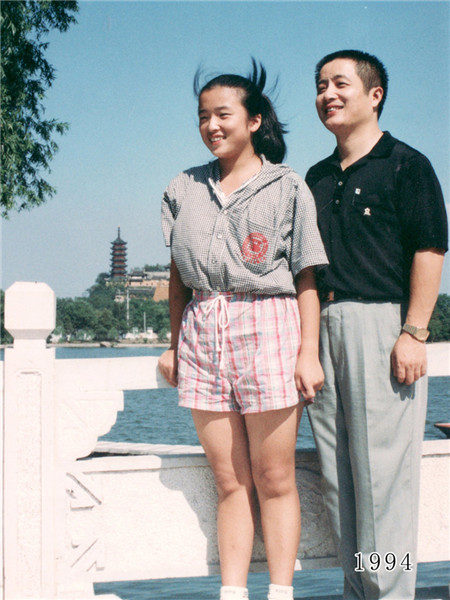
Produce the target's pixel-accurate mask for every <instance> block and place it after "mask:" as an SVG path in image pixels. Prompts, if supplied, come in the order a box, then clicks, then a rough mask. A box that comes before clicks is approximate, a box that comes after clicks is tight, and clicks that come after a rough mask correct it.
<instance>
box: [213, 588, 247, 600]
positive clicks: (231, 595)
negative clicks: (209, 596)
mask: <svg viewBox="0 0 450 600" xmlns="http://www.w3.org/2000/svg"><path fill="white" fill-rule="evenodd" d="M247 598H248V590H247V588H244V587H236V586H234V585H223V586H222V587H221V588H220V600H247Z"/></svg>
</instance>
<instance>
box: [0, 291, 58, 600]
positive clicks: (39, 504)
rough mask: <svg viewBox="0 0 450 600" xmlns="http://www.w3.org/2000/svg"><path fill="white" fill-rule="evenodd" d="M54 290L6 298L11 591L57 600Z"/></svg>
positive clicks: (7, 580) (7, 570)
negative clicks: (51, 343)
mask: <svg viewBox="0 0 450 600" xmlns="http://www.w3.org/2000/svg"><path fill="white" fill-rule="evenodd" d="M55 318H56V302H55V294H54V292H53V291H52V290H51V289H50V288H49V287H48V286H47V285H46V284H44V283H23V282H18V283H15V284H13V285H12V286H11V287H10V288H9V289H8V290H7V291H6V293H5V328H6V329H7V330H8V331H9V332H10V333H11V335H12V336H13V337H14V346H13V347H12V348H6V349H5V361H4V365H5V366H4V440H3V444H4V445H3V455H4V498H3V502H4V513H3V514H4V523H3V527H4V533H3V535H4V540H3V541H4V544H3V546H4V554H5V556H4V586H5V589H4V594H5V598H7V599H8V600H9V599H11V600H12V599H17V600H25V599H27V598H46V599H49V598H56V569H55V564H56V560H55V559H56V556H55V552H56V548H55V527H54V525H55V524H54V514H55V502H56V499H55V428H54V424H55V415H54V410H55V406H54V391H53V385H54V384H53V382H54V358H55V356H54V350H52V349H48V348H46V338H47V336H48V335H49V334H50V333H51V332H52V331H53V329H54V327H55Z"/></svg>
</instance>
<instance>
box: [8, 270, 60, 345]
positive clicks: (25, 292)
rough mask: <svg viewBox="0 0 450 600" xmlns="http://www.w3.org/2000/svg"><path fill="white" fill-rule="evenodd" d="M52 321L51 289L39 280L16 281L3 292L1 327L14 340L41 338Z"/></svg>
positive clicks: (53, 322) (53, 320)
mask: <svg viewBox="0 0 450 600" xmlns="http://www.w3.org/2000/svg"><path fill="white" fill-rule="evenodd" d="M55 324H56V296H55V292H54V291H53V290H52V289H51V288H50V287H49V286H48V285H47V284H46V283H39V282H34V283H33V282H28V281H16V283H13V284H12V285H11V286H10V287H9V288H8V289H7V290H6V292H5V329H7V330H8V331H9V333H10V334H11V335H12V336H13V337H14V339H15V340H39V339H40V340H45V339H46V338H47V336H49V335H50V334H51V332H52V331H53V330H54V328H55Z"/></svg>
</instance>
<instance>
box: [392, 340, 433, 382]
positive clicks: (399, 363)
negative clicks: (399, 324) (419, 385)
mask: <svg viewBox="0 0 450 600" xmlns="http://www.w3.org/2000/svg"><path fill="white" fill-rule="evenodd" d="M391 365H392V372H393V374H394V376H395V377H396V378H397V380H398V382H399V383H405V384H406V385H411V384H412V383H414V382H415V381H417V380H418V379H420V378H421V377H423V375H425V373H426V372H427V349H426V346H425V344H424V343H423V342H419V341H417V340H415V339H414V338H413V337H412V336H411V335H409V333H402V334H401V335H400V336H399V338H398V340H397V341H396V343H395V345H394V348H393V349H392V352H391Z"/></svg>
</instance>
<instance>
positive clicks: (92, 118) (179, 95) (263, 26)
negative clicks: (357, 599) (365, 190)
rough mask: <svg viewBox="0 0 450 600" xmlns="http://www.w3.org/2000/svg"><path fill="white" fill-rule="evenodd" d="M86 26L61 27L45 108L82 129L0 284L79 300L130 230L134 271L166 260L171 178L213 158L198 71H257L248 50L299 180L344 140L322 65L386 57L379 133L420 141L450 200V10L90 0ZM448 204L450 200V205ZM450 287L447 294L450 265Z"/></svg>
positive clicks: (418, 5) (20, 232) (81, 19)
mask: <svg viewBox="0 0 450 600" xmlns="http://www.w3.org/2000/svg"><path fill="white" fill-rule="evenodd" d="M79 4H80V11H79V13H78V16H77V20H78V24H77V25H73V26H72V27H71V28H70V30H69V31H68V32H66V33H64V34H60V33H52V34H51V36H50V38H49V40H50V46H49V49H48V52H47V58H48V60H49V62H50V63H51V64H53V65H54V66H55V67H56V69H57V77H56V81H55V82H54V85H53V87H52V88H51V89H50V90H49V91H48V94H47V98H46V100H45V106H46V108H47V111H46V116H47V117H48V118H58V119H60V120H63V121H67V122H69V123H70V130H69V132H68V134H66V135H65V136H63V137H60V138H59V139H58V142H59V148H60V149H59V152H58V154H57V155H56V157H55V159H54V160H53V162H52V172H51V174H50V175H49V181H50V182H51V183H52V185H54V186H55V187H56V188H57V194H56V195H55V197H54V198H53V199H52V200H50V201H49V202H48V203H47V204H46V205H44V206H42V207H39V208H36V209H34V210H32V211H30V212H21V213H19V214H12V215H11V217H10V219H9V220H8V221H3V224H2V250H3V253H2V277H1V286H2V288H3V289H6V288H8V287H9V286H10V285H11V284H12V283H13V282H14V281H44V282H46V283H48V284H49V285H50V286H51V287H52V288H53V289H54V290H55V292H56V294H57V296H58V297H66V296H81V295H82V294H83V293H84V292H85V290H86V289H87V288H88V287H90V286H91V285H92V284H93V283H94V282H95V279H96V276H97V275H98V274H99V273H100V272H104V271H109V268H110V242H111V241H113V240H114V239H115V238H116V235H117V227H119V226H120V227H121V233H122V238H123V239H124V240H125V241H127V242H128V267H129V269H131V268H134V267H142V266H144V265H145V264H153V263H167V262H169V251H168V250H167V249H166V248H165V246H164V243H163V238H162V234H161V230H160V222H159V214H160V201H161V196H162V193H163V191H164V188H165V187H166V185H167V184H168V182H169V181H170V180H171V179H172V178H173V177H174V176H175V175H177V173H178V172H179V171H181V170H183V169H185V168H188V167H191V166H194V165H196V164H201V163H204V162H206V161H208V160H210V159H211V155H210V154H209V153H208V151H207V149H206V148H205V147H204V146H203V144H202V142H201V139H200V136H199V134H198V131H197V120H196V101H195V98H194V96H193V93H192V80H193V76H194V73H195V71H196V69H197V68H198V67H199V66H200V65H201V66H203V68H204V70H205V73H206V74H207V75H208V74H211V75H215V74H217V73H220V72H237V73H241V74H246V73H247V72H248V70H249V68H250V64H251V56H254V57H255V58H256V59H257V60H259V61H262V62H263V63H264V65H265V67H266V69H267V71H268V77H269V83H273V82H275V80H276V78H277V77H278V86H277V92H276V95H275V105H276V108H277V112H278V114H279V117H280V118H281V120H283V121H284V122H286V123H287V125H288V128H289V134H288V135H287V137H286V141H287V145H288V156H287V159H286V162H288V163H289V164H290V165H291V166H292V167H294V168H295V169H296V170H297V171H298V172H299V173H300V174H301V175H302V176H304V175H305V173H306V171H307V169H308V167H309V166H310V165H312V164H314V163H315V162H317V161H318V160H320V159H321V158H323V157H325V156H326V155H328V154H330V152H331V151H332V150H333V148H334V146H335V140H334V137H333V136H332V135H331V134H330V133H329V132H328V131H327V130H326V129H325V128H324V127H323V126H322V125H321V123H320V121H319V119H318V117H317V115H316V112H315V107H314V100H315V90H314V78H313V73H314V66H315V64H316V62H317V61H318V60H319V59H320V58H321V57H322V56H324V55H325V54H327V53H329V52H332V51H334V50H338V49H342V48H357V49H360V50H365V51H368V52H371V53H373V54H376V55H377V56H378V57H379V58H380V59H381V60H382V61H383V62H384V63H385V65H386V67H387V69H388V71H389V75H390V88H389V93H388V99H387V102H386V106H385V109H384V112H383V116H382V117H381V120H380V125H381V127H382V129H384V130H388V131H390V132H391V133H392V134H393V135H395V136H396V137H398V138H400V139H402V140H404V141H406V142H407V143H408V144H410V145H411V146H414V147H415V148H417V149H419V150H420V151H422V152H423V153H424V154H426V155H427V156H428V158H429V159H430V160H431V162H432V164H433V166H434V168H435V170H436V173H437V175H438V177H439V179H440V182H441V185H442V188H443V191H444V196H445V198H446V202H447V203H449V202H450V173H449V171H450V152H449V130H450V123H449V106H450V103H449V100H450V94H449V77H450V75H449V74H450V68H449V33H450V21H449V20H450V4H449V2H447V1H443V2H433V1H425V2H415V1H401V0H400V1H397V2H383V1H380V0H374V1H369V2H360V1H344V2H341V1H337V0H333V1H332V2H322V1H312V2H306V1H302V0H291V1H284V2H272V1H261V0H255V1H247V2H239V1H232V0H229V1H226V2H221V1H217V0H213V1H197V2H172V1H170V0H165V1H163V2H152V1H150V0H140V1H128V0H119V1H113V2H107V1H96V2H90V1H87V0H82V1H81V2H80V3H79ZM447 208H449V204H447ZM441 291H442V292H445V293H450V268H449V259H448V258H447V259H446V265H445V274H444V279H443V285H442V287H441Z"/></svg>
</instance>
